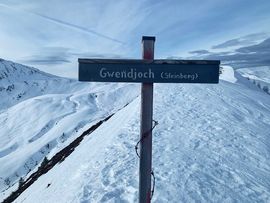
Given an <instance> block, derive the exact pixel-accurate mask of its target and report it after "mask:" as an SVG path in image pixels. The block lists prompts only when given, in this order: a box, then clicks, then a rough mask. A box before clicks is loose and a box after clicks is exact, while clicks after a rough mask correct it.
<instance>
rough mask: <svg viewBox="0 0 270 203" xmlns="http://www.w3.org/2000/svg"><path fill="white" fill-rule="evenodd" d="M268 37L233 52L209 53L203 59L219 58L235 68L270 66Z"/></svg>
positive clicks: (269, 40) (269, 42) (269, 41)
mask: <svg viewBox="0 0 270 203" xmlns="http://www.w3.org/2000/svg"><path fill="white" fill-rule="evenodd" d="M269 56H270V38H267V39H266V40H264V41H262V42H261V43H258V44H256V45H252V46H246V47H242V48H239V49H236V50H235V51H234V52H220V53H210V54H208V55H206V56H204V59H210V60H211V59H212V60H221V62H222V63H223V64H230V65H233V66H234V67H236V68H241V67H259V66H270V58H269Z"/></svg>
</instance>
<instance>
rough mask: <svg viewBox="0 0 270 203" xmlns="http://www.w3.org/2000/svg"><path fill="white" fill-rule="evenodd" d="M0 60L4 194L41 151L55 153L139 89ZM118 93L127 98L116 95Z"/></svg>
mask: <svg viewBox="0 0 270 203" xmlns="http://www.w3.org/2000/svg"><path fill="white" fill-rule="evenodd" d="M0 63H1V65H0V73H1V74H0V75H1V80H0V87H2V90H1V92H0V94H1V101H0V104H1V109H0V112H1V113H0V126H1V129H2V130H1V132H0V166H1V167H0V190H1V192H2V193H1V195H4V196H6V195H7V194H9V192H8V191H7V192H5V191H6V190H7V189H10V190H14V187H15V188H16V187H17V185H16V184H15V183H17V182H18V180H19V178H20V177H22V178H24V179H25V178H26V177H27V176H29V175H30V174H31V173H32V172H33V171H35V170H36V169H37V168H38V166H39V165H40V163H41V161H42V160H43V158H44V157H45V156H47V157H48V158H49V157H51V156H53V155H54V154H56V153H57V152H58V151H59V150H61V149H63V148H64V147H65V146H67V145H68V144H69V143H70V142H71V141H72V140H74V139H75V138H76V137H78V136H79V135H80V134H81V133H82V132H83V131H84V130H86V129H87V128H89V127H90V126H91V125H93V124H95V123H96V122H98V121H99V120H101V119H102V118H104V117H106V116H108V115H109V114H110V113H112V112H114V111H116V110H117V109H119V108H120V107H122V106H124V105H126V104H127V103H128V102H129V101H131V100H132V99H133V98H135V97H136V96H137V95H138V92H136V91H134V90H135V89H136V88H135V89H134V85H126V84H112V85H107V84H87V83H80V82H78V81H75V80H71V79H66V78H60V77H57V76H53V75H50V74H47V73H44V72H41V71H39V70H37V69H33V68H30V67H26V66H23V65H20V64H16V63H13V62H10V61H4V60H2V61H1V62H0ZM10 87H11V88H10ZM108 90H110V91H108ZM18 95H21V97H18ZM121 95H122V96H123V98H125V99H124V100H120V101H118V100H116V97H119V96H121ZM14 184H15V185H14Z"/></svg>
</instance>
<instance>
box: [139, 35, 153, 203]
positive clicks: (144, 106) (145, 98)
mask: <svg viewBox="0 0 270 203" xmlns="http://www.w3.org/2000/svg"><path fill="white" fill-rule="evenodd" d="M154 43H155V37H146V36H144V37H142V58H143V59H145V60H154ZM152 121H153V83H142V87H141V130H140V139H141V143H140V177H139V203H148V202H150V201H151V171H152Z"/></svg>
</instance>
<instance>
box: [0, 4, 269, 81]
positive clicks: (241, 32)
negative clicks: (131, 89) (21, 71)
mask: <svg viewBox="0 0 270 203" xmlns="http://www.w3.org/2000/svg"><path fill="white" fill-rule="evenodd" d="M269 11H270V1H269V0H256V1H255V0H204V1H202V0H189V1H186V0H136V1H134V0H117V1H116V0H76V1H72V0H23V1H22V0H0V58H4V59H8V60H13V61H16V62H20V63H24V64H26V65H31V66H34V67H37V68H39V69H41V70H43V71H47V72H50V73H53V74H56V75H61V76H66V77H74V78H76V77H77V69H78V64H77V59H78V58H79V57H92V58H93V57H94V58H141V37H142V36H143V35H151V36H156V48H155V58H182V57H184V58H185V57H186V58H190V57H191V56H194V57H196V58H204V57H205V58H211V57H213V58H217V57H219V56H221V57H223V59H224V60H225V59H227V58H228V57H227V56H228V55H229V56H230V55H232V53H234V55H236V56H237V54H238V52H241V51H242V52H243V50H252V49H250V48H248V47H254V46H255V48H256V47H257V48H258V47H262V46H260V45H261V44H263V45H265V44H266V46H267V42H268V41H266V43H264V40H266V39H267V38H269V37H270V12H269ZM268 44H269V43H268ZM241 48H242V49H241ZM245 48H246V49H245ZM268 50H269V48H268ZM253 52H254V50H253ZM264 53H265V52H264ZM240 54H241V53H240ZM242 54H244V53H242ZM245 54H247V53H245ZM224 56H226V57H227V58H226V57H224ZM236 56H235V57H234V58H236ZM241 56H242V55H241Z"/></svg>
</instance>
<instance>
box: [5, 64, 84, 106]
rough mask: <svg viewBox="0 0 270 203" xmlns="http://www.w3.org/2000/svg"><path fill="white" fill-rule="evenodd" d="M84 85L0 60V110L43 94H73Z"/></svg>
mask: <svg viewBox="0 0 270 203" xmlns="http://www.w3.org/2000/svg"><path fill="white" fill-rule="evenodd" d="M79 87H81V88H82V87H85V84H82V83H79V82H77V81H75V80H71V79H67V78H61V77H57V76H54V75H50V74H48V73H44V72H42V71H39V70H38V69H35V68H32V67H27V66H24V65H21V64H17V63H14V62H11V61H5V60H3V59H0V97H1V98H2V99H1V101H0V110H1V109H6V108H9V107H11V106H13V105H15V104H17V103H19V102H21V101H24V100H26V99H29V98H32V97H36V96H40V95H44V94H63V93H66V92H73V91H76V90H78V89H80V88H79Z"/></svg>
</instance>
